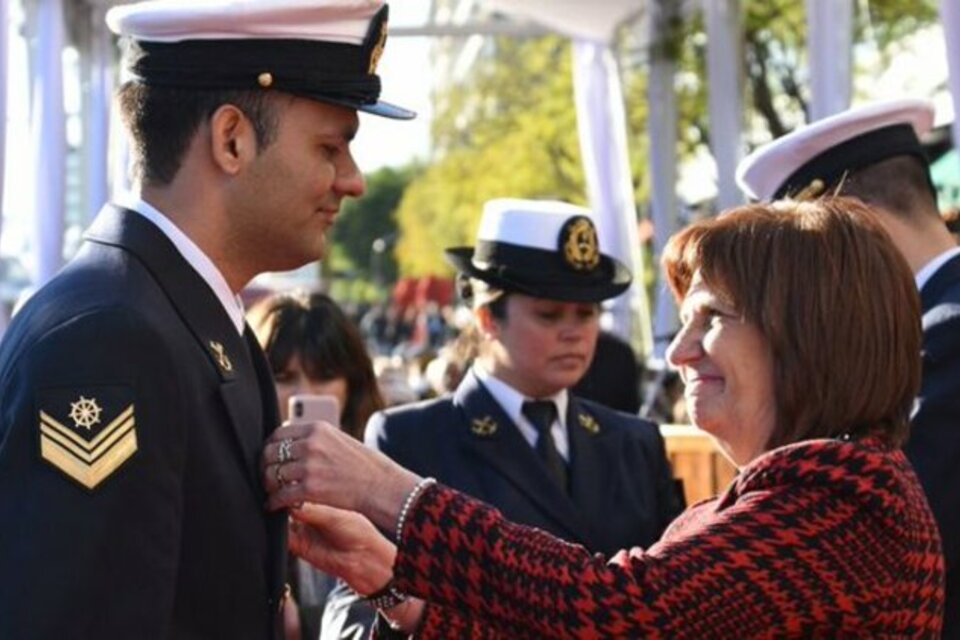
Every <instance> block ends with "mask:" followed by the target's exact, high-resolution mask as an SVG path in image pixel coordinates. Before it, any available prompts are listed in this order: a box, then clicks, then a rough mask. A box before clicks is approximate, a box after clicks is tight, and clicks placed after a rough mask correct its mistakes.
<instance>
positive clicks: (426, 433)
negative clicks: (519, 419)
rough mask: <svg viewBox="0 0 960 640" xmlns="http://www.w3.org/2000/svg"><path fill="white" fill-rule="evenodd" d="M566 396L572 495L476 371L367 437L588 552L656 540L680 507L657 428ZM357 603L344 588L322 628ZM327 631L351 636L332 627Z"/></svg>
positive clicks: (378, 423)
mask: <svg viewBox="0 0 960 640" xmlns="http://www.w3.org/2000/svg"><path fill="white" fill-rule="evenodd" d="M569 398H570V399H569V402H568V406H567V416H566V424H567V432H568V435H569V439H570V462H569V467H568V468H569V478H570V485H571V494H570V495H569V496H568V495H567V494H565V493H564V492H563V491H562V490H561V489H560V488H559V487H558V486H557V485H556V484H554V482H553V481H552V480H551V478H550V476H549V475H548V472H547V470H546V467H545V466H544V465H543V463H542V462H541V460H540V458H539V457H538V456H537V453H536V451H535V450H534V448H533V447H531V446H530V445H529V443H527V441H526V440H525V439H524V438H523V435H522V434H521V433H520V431H519V430H518V429H517V427H516V426H515V425H514V424H513V423H512V421H511V420H510V418H509V417H508V416H507V414H506V413H505V412H504V410H503V409H502V408H501V407H500V405H499V404H498V403H497V401H496V400H495V399H494V398H493V396H492V395H491V394H490V393H489V392H488V391H487V389H486V388H485V387H484V386H483V384H482V383H481V382H480V381H479V380H478V379H477V378H476V376H475V375H474V374H473V373H472V372H471V373H470V374H468V375H467V376H466V377H465V378H464V380H463V382H462V383H461V384H460V386H459V387H458V388H457V390H456V393H455V394H454V395H453V396H452V397H450V398H444V399H439V400H431V401H427V402H424V403H419V404H415V405H407V406H403V407H397V408H392V409H388V410H387V411H384V412H380V413H377V414H374V416H373V417H371V418H370V421H369V422H368V423H367V430H366V441H367V444H368V445H370V446H373V447H374V448H376V449H379V450H380V451H382V452H383V453H385V454H387V455H388V456H389V457H390V458H392V459H393V460H395V461H397V462H398V463H400V464H401V465H403V466H404V467H407V468H408V469H410V470H412V471H414V472H416V473H418V474H420V475H422V476H433V477H435V478H436V479H437V480H439V481H440V482H443V483H444V484H446V485H448V486H451V487H453V488H455V489H459V490H461V491H464V492H466V493H468V494H470V495H471V496H473V497H476V498H479V499H480V500H483V501H484V502H487V503H489V504H491V505H493V506H494V507H496V508H497V509H499V510H500V511H501V512H502V513H503V514H504V516H506V517H507V518H508V519H510V520H512V521H514V522H517V523H520V524H525V525H530V526H535V527H538V528H540V529H543V530H545V531H548V532H550V533H552V534H553V535H555V536H558V537H560V538H563V539H565V540H568V541H570V542H575V543H579V544H582V545H583V546H585V547H586V548H587V549H589V550H590V551H594V552H599V553H603V554H604V555H610V554H613V553H614V552H616V551H618V550H620V549H627V548H630V547H634V546H640V547H648V546H650V545H651V544H653V543H654V542H656V541H657V540H658V539H659V538H660V534H661V533H663V531H664V529H665V528H666V526H667V525H668V524H669V523H670V522H671V521H672V520H673V518H674V517H676V516H677V515H679V513H680V512H681V511H682V510H683V503H682V501H681V499H680V497H679V495H678V492H677V490H676V485H675V483H674V481H673V477H672V473H671V469H670V466H669V463H668V461H667V458H666V454H665V452H664V444H663V439H662V437H661V436H660V433H659V430H658V429H657V426H656V425H655V424H653V423H651V422H647V421H645V420H641V419H640V418H637V417H636V416H632V415H628V414H625V413H620V412H617V411H613V410H611V409H608V408H606V407H604V406H602V405H599V404H596V403H593V402H589V401H586V400H583V399H579V398H577V397H575V396H573V395H570V396H569ZM341 599H343V600H341ZM353 600H355V597H354V598H351V597H350V595H349V594H348V593H346V591H345V590H344V589H342V588H338V590H337V591H336V592H335V594H332V595H331V599H329V600H328V605H327V611H326V614H325V615H326V617H325V619H324V624H325V625H327V624H328V622H330V621H333V620H336V621H337V623H338V624H339V625H341V626H342V627H347V628H349V627H350V625H351V624H352V623H353V622H355V621H356V619H357V618H358V617H362V616H358V615H350V616H348V615H346V614H345V612H343V611H342V610H343V608H344V606H345V605H346V604H348V603H349V602H352V601H353ZM353 608H354V609H356V605H354V607H353ZM332 609H335V610H340V612H341V615H340V616H337V615H334V614H333V612H332V611H331V610H332ZM354 614H356V612H354ZM321 633H322V637H323V638H328V637H348V636H338V635H335V634H332V633H331V632H330V630H329V629H324V630H322V632H321ZM328 634H330V635H328ZM349 637H354V636H352V635H351V636H349Z"/></svg>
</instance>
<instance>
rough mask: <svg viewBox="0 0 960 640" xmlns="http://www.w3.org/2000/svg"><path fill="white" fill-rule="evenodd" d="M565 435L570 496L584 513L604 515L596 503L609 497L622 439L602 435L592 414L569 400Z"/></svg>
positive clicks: (604, 433) (573, 400) (605, 434)
mask: <svg viewBox="0 0 960 640" xmlns="http://www.w3.org/2000/svg"><path fill="white" fill-rule="evenodd" d="M567 434H568V436H569V438H570V493H571V496H572V498H573V501H574V503H576V504H577V505H579V506H580V507H581V510H582V512H583V513H603V512H604V511H605V509H604V508H603V507H602V506H601V505H598V504H597V503H598V502H600V501H601V499H602V497H603V496H610V495H613V494H612V491H611V490H612V488H613V483H614V482H615V481H616V478H617V476H616V474H617V468H616V465H615V464H613V462H614V461H616V460H619V458H620V455H619V453H618V450H619V448H620V445H621V438H620V437H618V434H615V433H613V432H610V431H604V429H603V427H602V426H601V425H600V423H599V422H597V420H596V418H594V416H593V414H591V413H590V412H589V411H587V410H586V408H585V407H584V406H583V404H582V403H580V402H579V401H578V400H577V399H576V398H575V397H573V396H572V395H571V396H570V402H569V403H568V405H567Z"/></svg>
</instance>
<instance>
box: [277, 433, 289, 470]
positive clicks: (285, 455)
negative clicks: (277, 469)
mask: <svg viewBox="0 0 960 640" xmlns="http://www.w3.org/2000/svg"><path fill="white" fill-rule="evenodd" d="M292 449H293V440H291V439H290V438H284V439H283V440H281V441H280V449H279V450H278V451H277V462H279V463H280V464H283V463H284V462H287V461H289V460H291V459H292V458H293V451H292Z"/></svg>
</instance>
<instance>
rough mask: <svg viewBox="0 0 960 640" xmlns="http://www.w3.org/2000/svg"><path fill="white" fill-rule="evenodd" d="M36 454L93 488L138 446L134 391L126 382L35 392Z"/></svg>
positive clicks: (75, 479) (77, 480) (120, 464)
mask: <svg viewBox="0 0 960 640" xmlns="http://www.w3.org/2000/svg"><path fill="white" fill-rule="evenodd" d="M38 405H39V410H38V416H37V417H38V427H39V429H40V456H41V457H42V458H43V459H44V460H46V461H47V462H49V463H50V464H52V465H53V466H54V467H56V468H57V469H59V470H60V471H62V472H63V473H65V474H66V475H67V476H69V477H70V478H71V479H73V480H74V481H76V482H78V483H80V484H81V485H83V486H84V487H86V488H87V489H95V488H96V487H97V486H98V485H99V484H100V483H101V482H103V481H104V480H106V479H107V478H109V477H110V476H111V475H113V473H114V472H115V471H116V470H117V469H119V468H120V467H121V466H122V465H123V463H124V462H126V461H127V460H129V459H130V457H131V456H132V455H133V454H134V453H136V451H137V427H136V418H135V416H134V406H133V393H132V391H131V390H130V389H128V388H126V387H105V386H104V387H95V386H91V387H85V388H72V389H47V390H44V391H41V392H40V395H39V401H38Z"/></svg>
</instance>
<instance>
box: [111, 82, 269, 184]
mask: <svg viewBox="0 0 960 640" xmlns="http://www.w3.org/2000/svg"><path fill="white" fill-rule="evenodd" d="M118 100H119V105H120V113H121V115H122V117H123V120H124V123H125V124H126V126H127V128H128V129H129V131H130V135H131V137H132V139H133V157H134V168H133V171H134V177H135V179H137V180H140V181H142V182H143V183H145V184H152V185H168V184H170V183H171V182H172V181H173V178H174V176H176V175H177V171H179V169H180V164H181V163H182V161H183V156H184V154H185V153H186V151H187V148H188V147H189V145H190V141H191V140H192V139H193V136H194V134H195V133H196V132H197V129H199V127H200V125H201V124H202V123H203V122H204V121H205V120H206V119H207V118H209V117H210V116H211V115H213V113H214V112H215V111H216V110H217V109H219V108H220V107H221V106H222V105H225V104H232V105H234V106H236V107H237V108H238V109H240V110H241V111H242V112H243V113H244V115H245V116H246V117H247V118H248V119H249V120H250V122H251V124H252V125H253V129H254V132H255V134H256V137H257V145H258V149H259V150H263V149H264V148H266V147H267V146H269V145H270V143H272V142H273V140H274V139H275V138H276V133H277V123H278V122H279V117H278V114H277V110H278V108H277V99H276V98H275V97H274V96H272V95H269V94H268V93H267V92H263V91H220V90H209V91H198V90H196V89H177V88H170V87H150V86H147V85H144V84H141V83H138V82H127V83H126V84H124V85H123V86H122V87H121V88H120V91H119V94H118Z"/></svg>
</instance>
